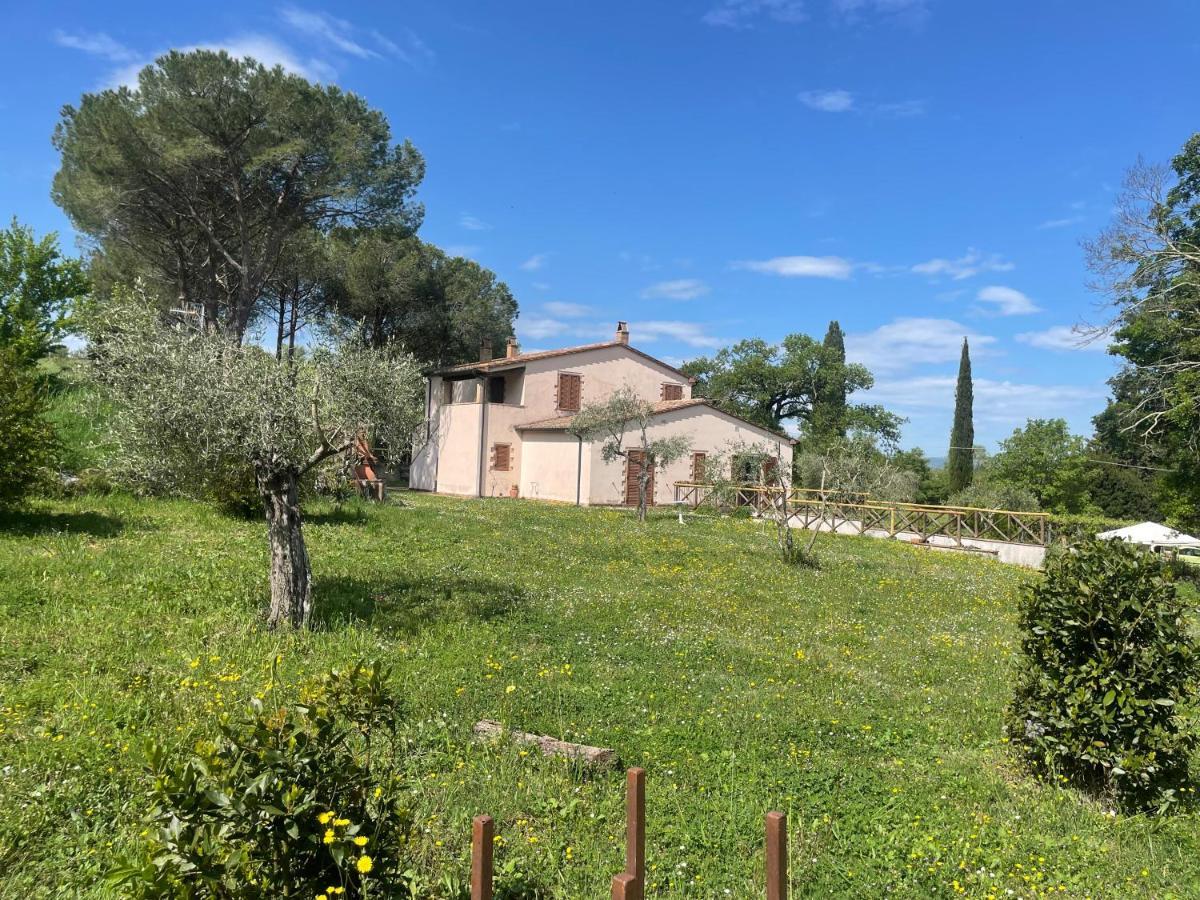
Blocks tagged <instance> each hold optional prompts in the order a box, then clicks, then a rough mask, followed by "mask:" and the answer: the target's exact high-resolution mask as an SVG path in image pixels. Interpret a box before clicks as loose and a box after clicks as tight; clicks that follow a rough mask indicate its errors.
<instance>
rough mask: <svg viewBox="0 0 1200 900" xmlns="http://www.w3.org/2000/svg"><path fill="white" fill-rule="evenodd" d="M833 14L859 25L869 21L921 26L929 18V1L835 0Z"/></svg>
mask: <svg viewBox="0 0 1200 900" xmlns="http://www.w3.org/2000/svg"><path fill="white" fill-rule="evenodd" d="M833 12H834V14H835V15H837V16H838V17H840V18H841V19H842V20H843V21H845V22H847V23H850V24H857V23H859V22H863V21H865V20H868V19H872V18H873V19H878V20H882V21H891V22H896V23H898V24H903V25H920V24H922V23H923V22H924V21H925V20H926V19H927V18H928V17H929V4H928V2H927V0H833Z"/></svg>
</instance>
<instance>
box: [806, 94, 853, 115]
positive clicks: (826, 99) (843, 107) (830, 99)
mask: <svg viewBox="0 0 1200 900" xmlns="http://www.w3.org/2000/svg"><path fill="white" fill-rule="evenodd" d="M798 96H799V99H800V102H801V103H803V104H804V105H805V106H807V107H808V108H809V109H816V110H819V111H821V112H829V113H840V112H850V111H851V110H852V109H854V95H853V94H852V93H850V92H849V91H843V90H833V91H801V92H800V94H799V95H798Z"/></svg>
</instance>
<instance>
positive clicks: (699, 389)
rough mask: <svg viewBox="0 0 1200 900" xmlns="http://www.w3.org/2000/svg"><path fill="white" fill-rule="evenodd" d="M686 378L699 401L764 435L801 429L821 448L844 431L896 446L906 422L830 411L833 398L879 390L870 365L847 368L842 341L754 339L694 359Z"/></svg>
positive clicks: (860, 409) (877, 409) (880, 412)
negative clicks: (764, 431)
mask: <svg viewBox="0 0 1200 900" xmlns="http://www.w3.org/2000/svg"><path fill="white" fill-rule="evenodd" d="M838 334H839V335H840V329H838ZM683 371H684V372H685V373H686V374H688V375H691V376H693V377H694V378H696V380H697V381H696V387H695V393H696V395H697V396H702V397H707V398H709V399H710V400H712V401H713V402H715V403H716V404H717V405H718V406H720V407H721V408H723V409H725V410H727V411H728V412H731V413H734V414H736V415H740V416H742V417H743V418H746V419H749V420H750V421H752V422H754V423H756V424H758V425H761V426H763V427H764V428H769V429H772V430H774V431H783V430H784V429H785V427H786V425H787V424H788V423H794V424H796V425H797V426H799V429H800V434H801V438H802V439H805V440H809V439H811V440H813V441H814V442H819V440H820V439H821V438H824V437H829V436H831V434H832V432H836V431H838V430H839V428H844V429H845V430H846V431H848V432H859V433H867V434H872V435H874V436H876V437H878V438H879V439H880V440H881V441H882V442H883V443H885V444H889V445H894V444H895V443H896V441H898V440H899V436H900V426H901V425H902V424H903V421H904V420H903V419H901V418H900V417H898V416H896V415H893V414H892V413H889V412H887V411H886V410H884V409H883V408H882V407H881V406H874V405H869V404H846V405H845V407H844V418H843V417H842V416H840V415H839V414H838V410H837V409H836V408H834V407H835V406H836V404H833V405H828V404H829V403H830V397H831V395H832V394H833V393H840V394H841V395H842V396H843V397H845V396H848V395H849V394H851V393H853V392H854V391H865V390H868V389H870V387H871V386H872V385H873V384H874V383H875V382H874V379H873V378H872V377H871V373H870V372H869V371H867V368H866V367H865V366H862V365H860V364H858V363H847V362H846V361H845V350H844V348H843V347H841V346H840V342H839V341H837V340H836V339H835V340H831V341H830V342H829V343H828V344H825V343H819V342H817V341H816V340H814V339H813V338H811V337H809V336H808V335H806V334H789V335H788V336H787V337H785V338H784V339H783V341H782V342H781V343H779V344H768V343H767V342H766V341H764V340H761V339H759V338H753V339H751V340H745V341H740V342H738V343H737V344H734V345H733V346H732V347H726V348H725V349H723V350H721V351H720V352H719V353H717V354H716V356H713V357H702V358H700V359H696V360H693V361H691V362H689V363H687V364H686V365H684V367H683ZM823 404H826V405H823ZM831 430H832V431H831Z"/></svg>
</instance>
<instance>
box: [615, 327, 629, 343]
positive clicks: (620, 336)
mask: <svg viewBox="0 0 1200 900" xmlns="http://www.w3.org/2000/svg"><path fill="white" fill-rule="evenodd" d="M617 343H618V344H628V343H629V323H627V322H618V323H617Z"/></svg>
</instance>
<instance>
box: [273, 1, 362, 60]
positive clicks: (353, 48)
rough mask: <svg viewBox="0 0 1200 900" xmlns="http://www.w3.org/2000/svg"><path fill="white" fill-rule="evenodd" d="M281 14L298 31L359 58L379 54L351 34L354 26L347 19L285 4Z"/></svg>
mask: <svg viewBox="0 0 1200 900" xmlns="http://www.w3.org/2000/svg"><path fill="white" fill-rule="evenodd" d="M279 14H280V15H281V16H282V17H283V21H284V22H285V23H286V24H288V25H290V26H291V27H292V28H294V29H296V30H297V31H300V32H303V33H304V34H306V35H308V36H309V37H312V38H315V39H317V40H320V41H324V42H325V43H327V44H329V45H330V46H332V47H333V48H334V49H336V50H340V51H341V52H343V53H348V54H350V55H351V56H357V57H358V58H359V59H372V58H374V57H378V56H379V54H378V53H377V52H375V51H374V50H371V49H369V48H367V47H364V46H363V45H362V44H360V43H359V42H358V41H356V40H354V38H353V37H352V36H351V35H352V33H353V31H354V26H353V25H351V24H350V23H349V22H347V21H346V20H345V19H338V18H335V17H334V16H331V15H328V14H326V13H323V12H312V11H311V10H307V9H299V8H298V7H295V6H285V7H283V8H282V9H281V10H280V11H279Z"/></svg>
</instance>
